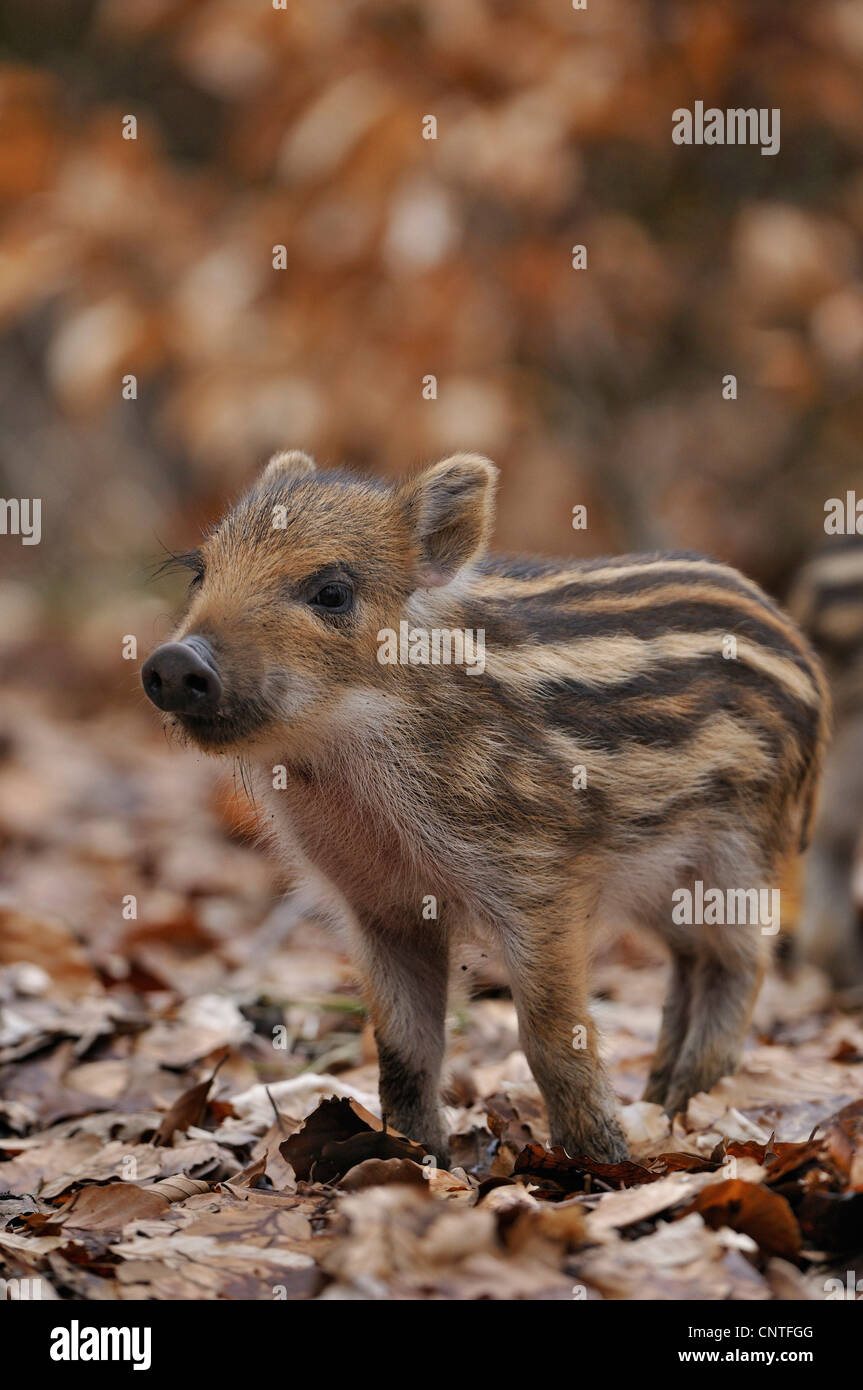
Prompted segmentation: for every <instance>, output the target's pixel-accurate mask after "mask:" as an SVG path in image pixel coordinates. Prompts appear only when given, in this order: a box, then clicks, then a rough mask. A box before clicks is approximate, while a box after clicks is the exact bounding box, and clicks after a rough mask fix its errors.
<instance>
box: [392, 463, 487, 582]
mask: <svg viewBox="0 0 863 1390" xmlns="http://www.w3.org/2000/svg"><path fill="white" fill-rule="evenodd" d="M497 476H498V474H497V469H496V468H495V466H494V464H493V463H489V461H488V459H485V458H481V457H480V456H479V454H454V455H453V457H452V458H447V459H442V460H441V462H440V463H436V464H434V465H433V466H432V467H431V468H427V469H426V470H425V471H424V472H423V473H420V474H419V476H418V477H417V478H414V479H412V481H411V482H410V483H409V484H408V490H407V506H408V514H409V516H410V518H411V521H412V524H413V530H414V537H415V539H416V542H417V546H418V549H419V551H420V564H419V569H418V575H417V578H418V582H419V586H420V587H421V588H432V587H434V586H437V585H440V584H448V583H449V581H450V580H451V579H452V577H453V575H454V574H455V572H456V570H459V569H461V567H462V565H465V564H467V562H468V561H469V560H473V559H477V558H478V557H479V555H480V554H481V553H482V551H483V550H484V548H485V545H486V541H487V540H488V535H489V532H490V530H491V523H492V518H493V515H494V489H495V484H496V482H497Z"/></svg>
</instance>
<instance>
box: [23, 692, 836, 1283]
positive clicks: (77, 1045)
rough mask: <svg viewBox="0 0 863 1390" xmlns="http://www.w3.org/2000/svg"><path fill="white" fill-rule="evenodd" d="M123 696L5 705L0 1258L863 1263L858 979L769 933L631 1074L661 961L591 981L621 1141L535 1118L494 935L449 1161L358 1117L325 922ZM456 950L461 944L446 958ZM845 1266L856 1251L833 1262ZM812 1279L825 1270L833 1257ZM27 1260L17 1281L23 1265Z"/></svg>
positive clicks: (364, 1040) (547, 1277) (217, 785)
mask: <svg viewBox="0 0 863 1390" xmlns="http://www.w3.org/2000/svg"><path fill="white" fill-rule="evenodd" d="M140 703H141V702H140V701H137V702H136V701H135V700H129V701H127V702H126V703H125V706H124V705H123V702H114V703H113V704H109V705H97V706H96V707H95V708H92V707H90V706H88V702H87V700H85V699H83V698H82V696H81V688H80V683H79V687H78V688H76V689H73V691H72V694H71V695H70V697H69V698H68V699H67V700H66V701H65V707H64V708H61V707H60V706H59V703H58V702H57V701H56V699H52V698H51V697H50V696H49V695H48V694H47V693H46V691H39V690H38V689H20V690H16V689H15V688H14V686H13V687H12V688H11V689H10V690H8V691H7V693H6V694H5V695H4V696H3V700H2V704H0V840H2V848H3V879H2V893H3V896H2V916H0V1136H2V1137H0V1276H2V1277H3V1278H5V1280H7V1281H9V1285H8V1286H9V1288H10V1289H11V1290H12V1291H13V1294H14V1291H15V1290H16V1289H17V1288H18V1287H19V1286H18V1285H17V1284H16V1283H15V1281H22V1280H30V1281H33V1280H38V1281H39V1283H38V1286H36V1287H37V1289H38V1292H39V1294H40V1296H41V1297H42V1298H45V1299H49V1298H72V1299H102V1300H104V1299H139V1298H155V1299H171V1300H178V1299H246V1298H255V1299H280V1298H288V1299H297V1298H317V1297H320V1298H325V1299H356V1298H393V1297H396V1298H417V1299H419V1298H439V1299H440V1298H442V1299H478V1298H483V1299H485V1298H490V1299H511V1298H519V1299H573V1298H590V1299H595V1298H606V1299H622V1298H637V1299H640V1298H644V1299H681V1298H685V1299H702V1300H713V1299H760V1300H768V1299H824V1298H828V1297H842V1296H845V1295H843V1293H842V1292H841V1291H842V1290H845V1291H846V1292H847V1289H848V1288H849V1287H853V1284H852V1285H849V1277H851V1278H853V1280H854V1281H856V1279H858V1278H859V1277H860V1276H861V1274H863V1257H861V1254H860V1252H861V1250H863V1100H861V1094H863V1012H861V1009H860V1008H859V1007H857V1008H855V1007H853V1003H852V1001H849V1000H847V999H846V1000H845V1001H837V1000H835V999H832V998H831V996H830V991H829V989H828V987H827V985H826V982H825V981H824V980H823V979H822V978H821V977H820V976H819V975H818V974H817V972H815V971H813V970H809V969H805V970H796V971H791V970H790V969H789V968H788V967H787V966H785V967H783V966H782V965H781V964H777V965H776V966H775V967H774V969H773V971H772V973H771V975H770V977H769V979H768V981H767V982H766V985H765V987H764V989H763V991H762V994H761V998H760V1000H759V1003H758V1007H757V1011H756V1015H755V1020H754V1023H753V1027H752V1029H751V1031H750V1036H749V1040H748V1044H747V1049H746V1053H745V1057H744V1062H743V1066H742V1068H741V1071H740V1073H739V1074H738V1075H737V1076H735V1077H730V1078H724V1079H723V1080H722V1081H721V1082H720V1083H719V1084H718V1085H717V1086H715V1087H714V1088H713V1090H712V1091H711V1092H710V1093H709V1094H702V1095H698V1096H696V1097H695V1098H694V1099H693V1100H692V1102H691V1103H690V1106H689V1109H688V1112H687V1113H686V1115H685V1116H678V1117H677V1119H676V1120H675V1121H674V1124H673V1126H670V1125H669V1121H668V1119H667V1118H666V1116H665V1115H664V1114H663V1113H662V1111H661V1110H660V1109H659V1108H658V1107H657V1106H654V1105H649V1104H646V1103H643V1102H641V1101H640V1100H639V1096H640V1093H641V1091H642V1089H643V1086H644V1080H645V1076H646V1072H647V1066H648V1060H649V1056H650V1052H651V1048H652V1045H653V1041H654V1039H655V1035H656V1030H657V1025H658V1019H659V1009H660V1002H661V998H662V988H663V983H664V969H665V964H664V960H663V957H662V954H661V952H660V950H659V948H658V947H656V946H654V944H653V943H652V942H651V941H649V940H647V939H642V938H641V937H636V936H635V935H623V936H621V937H620V938H619V939H618V940H616V941H614V942H611V943H609V944H608V946H607V947H606V948H604V950H603V951H602V953H601V955H600V957H599V959H598V961H597V967H596V971H595V979H594V987H595V994H596V1002H595V1014H596V1017H597V1020H598V1022H599V1023H600V1025H601V1028H602V1031H603V1036H604V1045H605V1050H606V1054H607V1060H608V1065H609V1067H610V1070H611V1075H612V1078H613V1081H614V1085H615V1088H616V1091H617V1094H618V1097H619V1099H620V1102H621V1106H622V1115H623V1121H624V1124H625V1128H626V1131H627V1134H628V1138H629V1141H630V1148H631V1155H632V1159H631V1162H629V1163H626V1164H620V1165H617V1166H615V1167H606V1166H603V1165H599V1164H594V1163H591V1162H590V1161H588V1160H585V1159H583V1158H581V1157H579V1156H567V1155H566V1154H564V1153H563V1151H562V1150H556V1151H550V1150H549V1149H548V1148H547V1140H548V1134H547V1130H546V1122H545V1116H544V1113H543V1107H542V1104H541V1102H540V1099H539V1095H538V1092H537V1089H536V1087H535V1085H534V1083H533V1081H532V1079H531V1076H530V1073H529V1071H528V1068H527V1065H526V1062H525V1059H524V1056H523V1054H522V1052H521V1051H520V1050H519V1046H518V1035H517V1028H516V1021H515V1013H514V1009H513V1006H512V1002H511V1000H510V998H509V997H508V994H507V993H506V990H505V988H504V986H503V981H502V977H501V976H500V972H499V967H498V965H497V963H496V962H495V961H493V960H488V959H482V960H479V961H468V962H465V963H466V964H468V965H469V966H471V968H472V969H474V967H475V970H474V976H475V985H476V987H477V988H478V990H479V994H478V997H474V998H473V999H471V1000H470V1001H468V1000H467V999H465V1001H464V1002H463V1003H461V1004H457V1005H456V1006H454V1010H453V1016H452V1019H451V1027H450V1039H449V1053H448V1071H447V1089H446V1093H445V1098H446V1101H447V1105H448V1111H447V1113H448V1118H449V1122H450V1129H451V1133H452V1135H453V1145H452V1148H453V1156H452V1163H453V1167H452V1171H449V1172H447V1171H444V1170H437V1169H435V1168H434V1166H433V1165H431V1164H429V1163H428V1162H426V1163H423V1158H424V1155H423V1152H422V1150H421V1149H419V1148H418V1147H417V1146H416V1145H412V1144H410V1143H409V1142H407V1141H405V1140H404V1139H402V1138H400V1137H399V1136H397V1135H394V1134H392V1133H388V1132H386V1131H385V1130H384V1129H383V1127H382V1125H381V1121H380V1119H379V1111H378V1102H377V1090H376V1083H377V1071H376V1065H375V1051H374V1043H373V1039H372V1037H371V1030H370V1027H369V1024H368V1021H367V1018H366V1014H365V1011H364V1008H363V1005H362V1001H361V999H360V996H359V992H358V987H357V982H356V978H355V975H354V972H353V970H352V967H351V964H350V961H349V960H348V959H347V957H346V956H345V955H344V953H343V950H342V948H341V946H340V943H339V941H338V939H337V938H336V936H335V935H334V934H332V933H331V932H330V931H328V930H327V929H326V928H325V927H324V925H323V924H322V923H320V922H317V921H315V920H314V919H313V918H310V917H308V916H303V915H301V914H300V913H298V912H297V910H296V909H295V908H292V907H291V906H290V904H289V903H287V904H286V902H285V900H284V899H283V898H282V896H281V895H282V890H283V888H284V887H285V885H284V884H282V883H280V881H279V878H278V875H277V872H276V870H275V869H274V867H273V866H272V865H271V864H270V863H269V862H268V860H267V859H266V857H265V856H264V854H263V853H262V852H261V851H260V850H259V849H257V848H256V847H255V845H254V835H253V828H252V827H253V820H254V817H253V814H252V812H251V808H250V807H249V806H248V803H247V802H246V800H245V797H244V794H243V793H242V790H241V789H237V788H235V787H233V786H232V785H231V783H230V779H228V781H227V785H226V783H225V779H224V775H223V774H220V772H219V769H218V767H217V765H216V764H214V763H212V762H208V761H206V760H203V759H201V758H199V757H196V755H195V754H193V753H192V752H190V751H188V750H183V749H180V748H179V747H176V746H172V745H170V744H169V743H168V742H167V741H166V740H165V739H164V737H163V736H162V735H161V733H159V732H158V731H157V729H156V728H155V727H154V725H155V721H154V719H152V718H151V717H150V715H149V713H148V712H147V711H144V710H143V709H142V708H140ZM466 974H467V972H465V975H466ZM849 1270H850V1271H852V1272H853V1274H852V1276H849V1273H848V1272H849ZM837 1281H838V1282H837ZM30 1288H31V1290H32V1288H33V1286H32V1285H31V1286H30Z"/></svg>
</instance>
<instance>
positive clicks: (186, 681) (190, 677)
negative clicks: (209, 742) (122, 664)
mask: <svg viewBox="0 0 863 1390" xmlns="http://www.w3.org/2000/svg"><path fill="white" fill-rule="evenodd" d="M141 684H142V685H143V687H144V689H145V690H146V692H147V694H148V696H149V697H150V699H151V700H152V701H153V704H154V705H156V707H157V708H158V709H163V710H170V711H171V712H173V713H175V714H214V713H215V711H216V709H217V707H218V704H219V700H220V699H221V695H222V682H221V681H220V680H219V677H218V675H217V673H216V662H215V657H214V656H213V652H212V649H211V647H210V644H209V643H208V642H205V641H204V638H203V637H187V638H186V640H185V641H184V642H166V643H165V645H164V646H163V647H157V648H156V650H155V651H154V652H153V653H152V655H150V656H148V657H147V660H146V661H145V662H144V665H143V666H142V668H141Z"/></svg>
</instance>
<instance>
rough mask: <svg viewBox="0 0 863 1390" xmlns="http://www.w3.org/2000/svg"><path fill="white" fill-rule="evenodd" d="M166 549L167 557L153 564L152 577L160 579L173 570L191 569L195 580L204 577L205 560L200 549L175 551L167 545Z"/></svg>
mask: <svg viewBox="0 0 863 1390" xmlns="http://www.w3.org/2000/svg"><path fill="white" fill-rule="evenodd" d="M165 549H166V551H167V555H166V558H165V559H164V560H159V561H157V562H156V563H155V564H154V565H153V567H152V569H151V571H150V578H151V579H160V578H161V576H162V575H163V574H170V573H171V572H172V571H173V570H189V571H191V574H192V580H193V582H194V580H196V579H203V577H204V561H203V556H202V555H201V552H200V550H182V551H178V552H175V551H173V550H168V549H167V546H166V547H165Z"/></svg>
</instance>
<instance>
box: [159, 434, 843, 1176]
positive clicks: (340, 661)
mask: <svg viewBox="0 0 863 1390" xmlns="http://www.w3.org/2000/svg"><path fill="white" fill-rule="evenodd" d="M495 480H496V470H495V469H494V467H493V466H492V465H491V464H490V463H488V462H487V461H486V460H484V459H481V458H478V457H476V456H473V455H459V456H456V457H454V458H451V459H446V460H444V461H443V462H441V463H439V464H436V465H435V466H434V467H432V468H430V469H427V470H426V471H425V472H423V473H420V474H418V475H416V476H414V477H412V478H409V479H407V480H405V481H402V482H398V483H395V484H390V483H380V482H374V481H369V480H368V479H364V478H363V479H361V478H356V477H353V476H351V475H349V474H345V473H340V472H329V471H318V470H317V469H316V468H315V465H314V464H313V462H312V461H311V460H310V459H309V458H307V457H306V456H305V455H303V454H298V453H291V454H284V455H279V456H277V458H276V459H274V460H272V461H271V463H270V465H269V466H268V468H267V469H266V470H265V472H264V474H263V476H262V477H261V479H260V480H259V481H258V483H257V484H256V485H255V486H254V487H253V488H252V490H251V491H250V493H249V494H248V495H247V496H246V497H244V498H243V499H242V500H241V501H240V502H239V503H238V505H237V506H236V507H235V508H234V509H233V510H232V511H231V512H229V513H228V515H227V516H226V518H225V519H224V521H223V522H222V523H221V524H220V525H219V526H218V527H217V528H216V530H215V531H214V532H213V533H212V534H211V535H210V536H209V537H208V538H207V540H206V541H205V543H204V545H203V547H202V549H201V551H200V552H198V553H196V556H195V557H193V559H192V560H191V561H190V563H192V565H193V567H194V568H195V570H196V580H195V587H194V591H193V595H192V599H191V604H190V607H189V611H188V613H187V616H186V618H185V619H184V621H183V623H182V625H181V627H180V628H179V630H178V633H177V634H176V640H178V641H180V642H182V641H184V640H187V639H188V638H190V637H194V638H196V639H199V640H203V641H205V642H206V643H208V644H209V648H210V650H211V651H212V653H213V661H214V663H215V666H216V669H218V672H219V676H220V680H221V686H222V690H223V694H222V703H221V706H220V708H219V710H218V712H217V713H216V714H215V715H211V716H210V717H209V718H208V719H199V718H196V717H194V716H191V715H189V716H185V715H178V716H176V719H177V722H178V723H179V724H180V725H181V726H182V728H183V730H184V731H185V733H186V734H187V735H188V736H189V737H190V738H192V739H193V740H195V741H196V742H197V743H198V744H199V745H200V746H201V747H202V748H204V749H206V750H208V751H212V752H223V753H229V754H239V755H241V756H243V757H244V758H245V759H246V760H247V761H248V762H249V763H250V764H251V765H252V766H253V767H254V768H255V769H256V787H257V791H258V795H259V797H260V799H261V800H262V802H263V804H265V806H266V808H267V812H266V815H267V824H268V827H269V831H270V834H271V837H272V839H273V840H274V841H275V842H276V844H277V845H278V846H279V848H280V850H281V852H282V853H283V854H284V856H285V858H286V860H287V861H288V862H289V863H290V865H291V866H292V868H294V869H295V870H298V871H299V872H301V873H302V874H304V875H305V877H306V878H307V879H308V880H309V881H310V882H311V883H312V884H314V885H315V891H317V892H320V893H326V894H327V895H328V896H329V898H330V900H331V901H332V903H333V910H334V912H335V913H337V914H338V915H339V916H340V917H341V918H343V919H344V920H346V921H347V922H348V923H349V930H350V933H351V936H352V939H353V943H354V948H355V951H356V956H357V960H358V963H359V965H360V968H361V970H362V974H363V977H364V979H365V983H366V989H367V994H368V1000H369V1006H370V1010H371V1015H372V1019H373V1022H374V1027H375V1034H376V1038H377V1045H378V1053H379V1058H380V1092H381V1104H382V1108H383V1110H384V1111H385V1112H386V1114H387V1116H388V1120H389V1122H390V1123H391V1124H392V1125H393V1126H395V1127H396V1128H398V1129H400V1130H402V1131H403V1132H404V1133H407V1134H408V1135H410V1136H411V1137H412V1138H414V1139H417V1140H420V1141H422V1142H424V1143H425V1144H426V1145H427V1147H428V1148H429V1149H430V1150H431V1151H432V1152H434V1153H435V1154H436V1155H437V1156H438V1158H439V1159H441V1160H442V1161H445V1160H446V1155H447V1136H446V1133H445V1126H444V1124H443V1120H442V1116H441V1111H440V1106H439V1098H438V1096H439V1079H440V1072H441V1064H442V1061H443V1056H444V1021H445V1014H446V1007H447V987H448V980H449V975H450V962H451V957H452V953H453V948H454V945H455V944H456V943H457V942H459V941H460V940H461V939H462V938H463V937H464V936H465V935H468V934H472V933H474V932H479V933H481V934H482V935H484V936H485V937H486V938H491V939H492V940H493V941H494V942H495V943H496V944H497V946H498V947H499V948H500V950H501V952H502V954H503V957H504V960H505V962H506V964H507V967H508V971H509V976H510V979H511V982H512V991H513V996H514V999H515V1004H516V1008H517V1011H518V1018H519V1026H520V1033H521V1039H522V1044H523V1047H524V1050H525V1052H526V1054H527V1057H528V1060H529V1062H530V1065H531V1067H532V1069H533V1073H534V1076H535V1078H536V1081H537V1083H538V1085H539V1087H540V1090H541V1092H542V1094H543V1097H544V1099H545V1102H546V1105H547V1108H548V1116H549V1125H550V1133H551V1138H552V1140H553V1142H555V1143H559V1144H562V1145H564V1146H565V1147H566V1149H567V1150H568V1151H569V1152H570V1153H571V1154H577V1153H584V1154H588V1155H590V1156H591V1157H593V1158H596V1159H601V1160H607V1161H615V1160H618V1159H620V1158H622V1157H623V1156H624V1155H625V1153H626V1144H625V1141H624V1136H623V1133H622V1130H621V1126H620V1122H619V1118H618V1115H617V1113H616V1106H615V1099H614V1096H613V1093H612V1090H611V1087H610V1085H609V1081H608V1079H607V1076H606V1073H605V1070H604V1067H603V1065H602V1062H601V1060H600V1056H599V1046H598V1040H597V1034H596V1029H595V1027H594V1024H593V1022H592V1019H591V1016H590V1013H589V1010H588V963H589V958H590V953H591V948H592V945H593V943H594V942H595V941H596V940H597V937H598V933H599V932H600V931H601V929H602V927H603V925H604V924H611V925H614V926H618V925H620V924H621V923H624V922H627V923H628V922H632V923H637V924H641V925H644V926H647V927H649V928H651V929H653V930H654V931H656V932H658V933H659V934H660V935H661V936H662V937H663V938H664V939H665V941H666V942H667V943H668V946H669V947H670V951H671V979H670V984H669V991H668V998H667V1001H666V1004H665V1009H664V1012H663V1017H662V1024H661V1029H660V1035H659V1041H658V1046H657V1051H656V1055H655V1059H654V1062H653V1065H652V1068H651V1071H650V1075H649V1078H648V1081H647V1089H646V1096H647V1097H648V1098H649V1099H651V1100H653V1101H656V1102H659V1103H660V1104H662V1105H664V1106H665V1107H666V1108H667V1109H668V1110H669V1111H670V1112H674V1111H677V1110H680V1109H681V1108H683V1107H685V1105H686V1103H687V1100H688V1098H689V1097H690V1096H691V1095H692V1094H693V1093H694V1092H696V1091H699V1090H703V1089H707V1088H709V1087H710V1086H712V1085H713V1084H714V1082H715V1081H717V1079H718V1078H719V1077H720V1076H722V1075H723V1074H725V1073H728V1072H732V1071H733V1070H734V1069H735V1068H736V1067H737V1065H738V1061H739V1056H740V1049H741V1046H742V1041H743V1037H744V1034H745V1031H746V1027H747V1023H748V1019H749V1017H750V1013H751V1010H752V1007H753V1003H754V1000H755V996H756V993H757V990H758V986H759V981H760V978H761V975H762V971H763V969H764V964H765V953H766V950H767V946H768V943H769V934H766V933H765V931H764V930H763V929H762V928H763V924H762V925H759V924H758V923H750V924H741V925H733V926H705V925H698V924H691V925H685V924H680V923H678V922H676V921H675V920H674V914H673V912H672V901H673V900H672V895H673V894H674V893H675V891H676V890H681V889H690V890H691V891H692V892H693V893H694V892H695V886H696V884H697V883H699V881H700V882H701V883H702V884H703V885H706V886H707V887H709V888H715V889H719V890H722V891H726V890H732V891H734V890H741V889H742V890H749V889H751V888H757V889H760V888H764V887H767V886H772V887H775V886H776V884H777V877H778V875H779V872H780V869H781V866H782V863H783V861H784V859H785V858H786V856H788V855H790V854H793V853H795V852H796V851H797V850H798V849H799V847H800V846H801V845H802V844H803V843H805V841H806V838H807V836H808V834H809V827H810V824H811V820H812V815H813V806H814V800H815V791H816V784H817V780H818V773H819V768H820V764H821V760H822V755H823V750H824V745H825V740H826V732H827V695H826V690H825V683H824V679H823V676H822V673H821V669H820V666H819V663H818V660H817V659H816V658H815V657H814V656H813V653H812V651H811V650H810V648H809V646H808V645H807V642H806V640H805V639H804V638H803V637H802V636H801V634H800V632H799V631H798V630H797V628H796V627H795V626H794V624H793V623H792V622H791V620H790V619H789V618H788V617H787V616H786V615H785V614H784V613H783V612H782V611H781V610H780V609H779V608H778V607H777V606H776V605H775V604H774V603H772V602H771V601H770V599H768V598H767V597H766V596H765V595H764V594H763V593H762V592H761V590H760V589H759V588H758V587H757V586H756V585H755V584H754V583H752V582H751V581H750V580H748V579H746V578H745V577H744V576H743V575H741V574H738V573H736V572H735V571H733V570H731V569H729V568H727V567H726V566H724V565H721V564H718V563H714V562H713V561H711V560H708V559H704V558H702V557H700V556H695V555H686V554H683V555H634V556H624V557H621V558H615V559H609V560H592V561H589V562H587V563H578V562H573V561H568V560H567V561H564V560H557V561H553V560H543V561H536V562H534V561H528V562H525V561H521V560H509V559H505V558H497V557H490V556H488V554H487V553H486V546H487V541H488V536H489V532H490V527H491V521H492V506H493V494H494V487H495ZM274 518H278V523H277V525H274ZM322 586H324V587H322ZM345 594H346V595H347V598H346V599H345V602H344V605H342V603H341V599H343V598H344V597H345ZM334 596H335V598H338V599H339V600H340V602H339V603H336V602H333V599H334ZM323 605H326V606H323ZM400 623H406V624H407V625H408V631H409V632H414V631H416V630H421V631H426V632H427V631H433V630H436V629H437V630H449V631H455V630H462V629H469V630H470V631H472V632H474V633H476V632H479V631H481V632H483V633H484V634H485V639H484V640H485V646H484V661H483V663H481V665H480V666H478V667H477V669H474V670H469V669H468V667H467V666H466V665H458V664H450V665H446V664H438V665H435V664H431V663H430V664H423V663H422V662H417V663H411V662H406V663H399V662H395V663H394V664H390V663H385V662H382V661H381V660H380V659H379V652H380V650H381V641H382V638H381V634H382V633H384V632H386V631H387V630H393V631H396V632H398V631H399V625H400ZM276 767H278V768H280V769H282V770H283V772H282V775H281V778H278V777H276V776H274V772H273V769H274V768H276ZM274 783H277V785H274Z"/></svg>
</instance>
